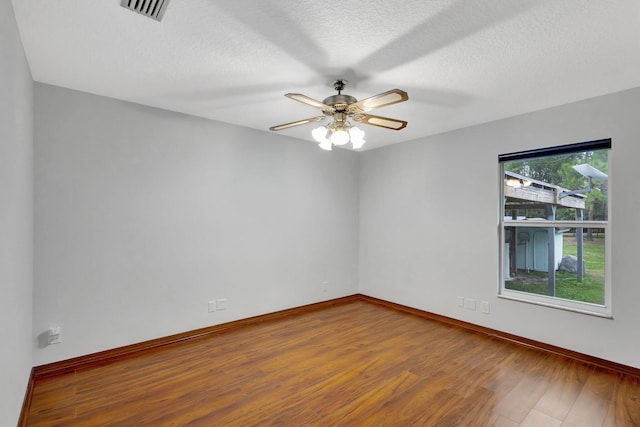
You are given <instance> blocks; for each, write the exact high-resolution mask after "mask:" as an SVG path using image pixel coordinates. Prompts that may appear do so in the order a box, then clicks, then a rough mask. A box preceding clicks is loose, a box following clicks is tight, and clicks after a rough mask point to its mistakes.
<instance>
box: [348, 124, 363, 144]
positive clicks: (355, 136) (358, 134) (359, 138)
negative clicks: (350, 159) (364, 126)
mask: <svg viewBox="0 0 640 427" xmlns="http://www.w3.org/2000/svg"><path fill="white" fill-rule="evenodd" d="M349 135H350V136H351V143H352V144H353V148H354V149H358V148H360V147H362V146H363V145H364V143H365V142H366V141H365V140H364V131H362V130H360V129H359V128H357V127H355V126H354V127H352V128H351V129H349Z"/></svg>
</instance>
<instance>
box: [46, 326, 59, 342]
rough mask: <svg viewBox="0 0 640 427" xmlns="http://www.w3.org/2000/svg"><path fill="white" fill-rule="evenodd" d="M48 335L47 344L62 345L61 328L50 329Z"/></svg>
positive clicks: (53, 327)
mask: <svg viewBox="0 0 640 427" xmlns="http://www.w3.org/2000/svg"><path fill="white" fill-rule="evenodd" d="M47 334H48V336H47V342H48V343H49V344H60V343H61V342H62V328H61V327H60V326H52V327H50V328H49V331H48V332H47Z"/></svg>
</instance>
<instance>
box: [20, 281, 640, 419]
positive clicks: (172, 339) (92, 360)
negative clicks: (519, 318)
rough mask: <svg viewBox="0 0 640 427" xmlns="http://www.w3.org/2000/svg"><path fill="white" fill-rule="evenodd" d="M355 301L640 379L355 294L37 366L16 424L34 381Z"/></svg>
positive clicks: (608, 365) (605, 364)
mask: <svg viewBox="0 0 640 427" xmlns="http://www.w3.org/2000/svg"><path fill="white" fill-rule="evenodd" d="M355 301H364V302H367V303H371V304H377V305H380V306H384V307H387V308H390V309H393V310H397V311H401V312H404V313H408V314H411V315H414V316H418V317H421V318H424V319H429V320H433V321H436V322H440V323H444V324H448V325H451V326H455V327H458V328H461V329H466V330H470V331H474V332H478V333H482V334H486V335H489V336H492V337H496V338H499V339H503V340H507V341H510V342H513V343H516V344H519V345H523V346H526V347H530V348H535V349H538V350H541V351H545V352H549V353H553V354H556V355H560V356H564V357H567V358H570V359H574V360H577V361H579V362H582V363H586V364H589V365H592V366H595V367H598V368H601V369H605V370H608V371H612V372H614V373H616V374H621V375H630V376H634V377H636V378H640V369H638V368H634V367H632V366H627V365H623V364H620V363H616V362H611V361H608V360H605V359H600V358H597V357H593V356H589V355H587V354H583V353H579V352H576V351H573V350H568V349H565V348H561V347H557V346H554V345H551V344H546V343H543V342H540V341H535V340H531V339H528V338H523V337H520V336H517V335H512V334H509V333H506V332H502V331H498V330H495V329H490V328H486V327H484V326H479V325H475V324H472V323H468V322H464V321H462V320H457V319H453V318H450V317H446V316H442V315H439V314H434V313H430V312H427V311H424V310H420V309H417V308H413V307H409V306H405V305H401V304H397V303H393V302H390V301H385V300H382V299H378V298H375V297H371V296H367V295H363V294H354V295H350V296H346V297H342V298H337V299H333V300H329V301H322V302H318V303H314V304H308V305H303V306H300V307H294V308H290V309H286V310H281V311H277V312H273V313H267V314H263V315H260V316H255V317H249V318H246V319H240V320H236V321H233V322H228V323H223V324H220V325H214V326H209V327H206V328H201V329H196V330H193V331H188V332H183V333H180V334H175V335H170V336H167V337H163V338H158V339H154V340H149V341H144V342H141V343H137V344H132V345H128V346H124V347H118V348H115V349H111V350H105V351H101V352H97V353H92V354H88V355H85V356H79V357H74V358H72V359H67V360H62V361H59V362H53V363H49V364H46V365H40V366H36V367H34V368H33V369H32V371H31V375H30V378H29V384H28V385H27V391H26V395H25V400H24V402H23V406H22V412H21V414H20V420H19V422H18V426H24V425H25V422H26V415H27V414H28V412H29V408H30V405H31V399H32V394H33V387H34V382H35V381H36V380H39V379H42V378H47V377H52V376H56V375H61V374H65V373H68V372H72V371H75V370H78V369H88V368H91V367H94V366H99V365H104V364H107V363H111V362H114V361H117V360H121V359H126V358H130V357H135V356H137V355H139V354H140V353H142V352H148V351H153V350H158V349H160V348H162V347H164V346H167V345H171V344H177V343H180V342H183V341H187V340H193V339H198V338H203V337H206V336H210V335H213V334H217V333H220V332H224V331H229V330H233V329H239V328H243V327H248V326H251V325H255V324H259V323H264V322H269V321H273V320H277V319H282V318H285V317H290V316H297V315H301V314H304V313H307V312H311V311H317V310H323V309H325V308H329V307H332V306H336V305H341V304H349V303H353V302H355Z"/></svg>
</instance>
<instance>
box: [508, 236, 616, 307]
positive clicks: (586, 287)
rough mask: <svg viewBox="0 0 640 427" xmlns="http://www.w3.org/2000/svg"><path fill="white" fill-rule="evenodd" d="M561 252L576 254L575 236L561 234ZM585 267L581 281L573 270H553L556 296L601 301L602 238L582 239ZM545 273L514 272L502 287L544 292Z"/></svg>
mask: <svg viewBox="0 0 640 427" xmlns="http://www.w3.org/2000/svg"><path fill="white" fill-rule="evenodd" d="M563 241H564V243H563V254H564V255H574V256H575V255H576V253H577V246H576V239H575V237H572V236H570V235H565V236H564V239H563ZM583 254H584V260H585V262H586V269H585V274H584V278H583V280H582V281H579V280H578V276H577V274H576V273H568V272H566V271H556V297H558V298H563V299H568V300H573V301H580V302H587V303H593V304H604V238H603V237H594V239H593V240H592V241H588V240H585V241H584V246H583ZM547 277H548V275H547V273H545V272H537V271H536V272H530V273H526V272H523V271H518V276H517V278H515V279H514V280H510V281H507V282H506V285H505V287H506V288H507V289H512V290H516V291H523V292H529V293H533V294H540V295H547V290H548V279H547Z"/></svg>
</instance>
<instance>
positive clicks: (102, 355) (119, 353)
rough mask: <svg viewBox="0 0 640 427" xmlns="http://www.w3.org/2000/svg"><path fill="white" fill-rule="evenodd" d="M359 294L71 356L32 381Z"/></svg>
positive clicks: (38, 371)
mask: <svg viewBox="0 0 640 427" xmlns="http://www.w3.org/2000/svg"><path fill="white" fill-rule="evenodd" d="M359 297H360V296H359V295H358V294H354V295H349V296H346V297H342V298H336V299H332V300H328V301H322V302H318V303H314V304H307V305H303V306H300V307H294V308H289V309H286V310H281V311H276V312H273V313H267V314H262V315H260V316H254V317H248V318H246V319H240V320H235V321H233V322H227V323H222V324H219V325H213V326H208V327H205V328H201V329H195V330H193V331H187V332H182V333H179V334H175V335H170V336H167V337H162V338H157V339H153V340H149V341H143V342H141V343H137V344H131V345H127V346H123V347H118V348H114V349H111V350H105V351H100V352H97V353H91V354H87V355H84V356H79V357H74V358H72V359H66V360H61V361H59V362H53V363H48V364H46V365H40V366H36V367H34V368H33V375H32V377H33V380H39V379H41V378H46V377H52V376H56V375H61V374H65V373H67V372H72V371H75V370H78V369H87V368H91V367H94V366H99V365H104V364H106V363H111V362H114V361H116V360H121V359H126V358H129V357H134V356H136V355H138V354H140V353H141V352H147V351H152V350H157V349H159V348H161V347H164V346H166V345H171V344H177V343H179V342H183V341H187V340H192V339H196V338H203V337H206V336H209V335H213V334H217V333H220V332H223V331H228V330H231V329H238V328H243V327H246V326H250V325H255V324H257V323H264V322H268V321H271V320H277V319H281V318H284V317H290V316H296V315H300V314H303V313H307V312H310V311H317V310H322V309H325V308H328V307H332V306H335V305H340V304H349V303H352V302H354V301H357V300H358V299H359Z"/></svg>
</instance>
